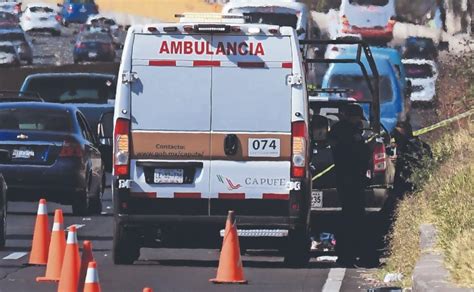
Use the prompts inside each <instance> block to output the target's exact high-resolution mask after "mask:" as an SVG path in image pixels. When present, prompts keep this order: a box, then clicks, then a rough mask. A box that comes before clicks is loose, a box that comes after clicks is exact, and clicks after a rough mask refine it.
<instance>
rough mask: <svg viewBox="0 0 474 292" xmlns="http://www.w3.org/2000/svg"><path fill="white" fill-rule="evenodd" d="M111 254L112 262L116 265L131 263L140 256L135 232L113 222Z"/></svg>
mask: <svg viewBox="0 0 474 292" xmlns="http://www.w3.org/2000/svg"><path fill="white" fill-rule="evenodd" d="M112 254H113V260H114V264H116V265H131V264H133V262H134V261H136V260H137V259H138V258H139V257H140V244H139V242H138V235H137V233H136V232H134V231H133V230H131V229H126V228H124V227H123V226H121V225H120V224H119V223H117V222H115V224H114V239H113V243H112Z"/></svg>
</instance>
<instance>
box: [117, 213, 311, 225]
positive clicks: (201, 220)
mask: <svg viewBox="0 0 474 292" xmlns="http://www.w3.org/2000/svg"><path fill="white" fill-rule="evenodd" d="M226 219H227V216H196V215H135V214H134V215H129V214H118V215H117V216H116V220H117V223H119V224H121V225H127V226H144V225H147V226H161V225H176V224H190V225H208V226H221V227H222V225H225V222H226ZM236 219H237V225H238V226H239V228H243V229H245V228H254V229H258V228H267V229H269V228H272V229H273V228H279V229H295V228H296V227H297V226H299V225H300V224H302V223H303V222H302V220H301V218H298V217H276V216H238V215H237V216H236Z"/></svg>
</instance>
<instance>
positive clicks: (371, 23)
mask: <svg viewBox="0 0 474 292" xmlns="http://www.w3.org/2000/svg"><path fill="white" fill-rule="evenodd" d="M339 13H340V19H341V20H340V21H341V26H340V32H342V33H350V34H354V33H356V34H360V35H362V37H363V38H367V39H377V40H384V41H390V40H391V39H392V38H393V27H394V25H395V17H396V11H395V0H342V2H341V7H340V12H339Z"/></svg>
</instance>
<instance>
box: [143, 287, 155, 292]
mask: <svg viewBox="0 0 474 292" xmlns="http://www.w3.org/2000/svg"><path fill="white" fill-rule="evenodd" d="M143 292H153V289H151V288H148V287H147V288H143Z"/></svg>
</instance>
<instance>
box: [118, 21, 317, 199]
mask: <svg viewBox="0 0 474 292" xmlns="http://www.w3.org/2000/svg"><path fill="white" fill-rule="evenodd" d="M184 25H193V24H192V23H191V24H189V23H186V24H151V25H147V26H132V27H131V28H130V30H129V31H128V35H127V40H126V42H125V47H124V53H123V56H122V63H121V66H120V73H121V74H119V82H118V88H117V89H118V90H117V99H116V109H115V120H117V119H118V118H125V119H130V121H131V148H132V154H131V159H130V193H131V194H132V195H133V194H136V195H145V196H146V197H157V198H177V197H179V195H183V194H184V195H185V196H186V195H189V194H191V195H194V194H195V195H197V196H198V197H199V198H201V199H217V198H221V197H222V196H226V195H230V196H238V197H239V198H241V199H265V198H267V199H268V198H269V199H278V200H281V199H283V200H288V199H289V195H290V190H291V188H290V186H291V178H290V172H291V123H292V122H295V121H304V122H306V123H308V115H307V113H308V105H307V98H306V90H305V88H306V84H305V80H304V71H303V67H302V56H301V53H300V50H299V44H298V43H297V37H296V33H295V31H294V30H293V29H292V28H289V27H281V28H279V27H276V28H278V29H279V33H277V34H274V33H269V30H270V29H274V28H275V26H269V25H255V24H241V25H239V26H240V28H241V29H242V32H241V33H228V34H227V33H226V34H187V33H183V32H182V31H183V27H184ZM167 26H176V27H177V28H178V32H172V33H164V32H162V31H163V30H162V29H163V27H167ZM149 27H153V28H155V27H156V28H157V29H158V31H160V33H150V32H149V31H148V30H149V29H148V28H149ZM255 28H258V30H255ZM249 30H252V33H249ZM255 31H258V33H255ZM260 65H262V66H260ZM255 66H256V67H255ZM293 77H294V78H293ZM291 78H293V79H294V80H297V81H299V82H296V81H295V82H294V84H292V83H290V82H289V80H290V79H291ZM228 135H236V136H237V137H238V139H239V152H238V153H237V154H236V155H235V156H232V155H231V156H229V155H225V154H224V150H223V144H224V143H223V141H224V138H225V137H226V136H228ZM255 140H258V141H257V142H255V143H260V142H262V144H263V143H265V141H266V140H268V141H266V142H268V143H272V142H273V144H272V146H275V149H266V150H262V149H259V150H258V151H256V150H255V151H254V150H252V149H250V148H251V146H252V142H253V141H255ZM277 149H278V150H277ZM267 150H268V151H267ZM175 163H177V164H180V165H182V164H187V163H191V164H196V165H199V166H197V167H196V172H195V174H194V178H193V180H192V182H191V183H185V184H173V183H170V184H167V183H159V184H158V183H153V182H151V183H150V177H148V179H147V176H146V174H145V173H146V170H145V168H146V167H145V166H144V165H150V164H151V165H153V164H156V165H165V167H167V166H166V165H171V166H170V167H173V166H172V165H174V164H175ZM147 167H149V166H147ZM152 167H154V166H152ZM160 167H162V166H156V168H160ZM177 168H178V167H177ZM148 171H149V170H148ZM155 175H156V174H155Z"/></svg>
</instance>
